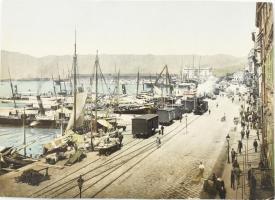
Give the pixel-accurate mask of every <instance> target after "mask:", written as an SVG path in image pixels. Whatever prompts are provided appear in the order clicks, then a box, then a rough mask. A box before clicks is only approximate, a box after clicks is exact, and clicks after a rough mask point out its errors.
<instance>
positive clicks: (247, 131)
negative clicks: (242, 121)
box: [245, 129, 250, 139]
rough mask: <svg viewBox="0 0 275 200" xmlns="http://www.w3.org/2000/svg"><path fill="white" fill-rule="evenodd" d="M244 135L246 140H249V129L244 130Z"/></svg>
mask: <svg viewBox="0 0 275 200" xmlns="http://www.w3.org/2000/svg"><path fill="white" fill-rule="evenodd" d="M245 134H246V138H247V139H248V138H249V134H250V131H249V129H246V132H245Z"/></svg>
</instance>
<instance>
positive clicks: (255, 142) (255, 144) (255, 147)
mask: <svg viewBox="0 0 275 200" xmlns="http://www.w3.org/2000/svg"><path fill="white" fill-rule="evenodd" d="M253 146H254V149H255V153H256V152H257V148H258V142H257V140H256V139H255V140H254V142H253Z"/></svg>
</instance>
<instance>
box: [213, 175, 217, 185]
mask: <svg viewBox="0 0 275 200" xmlns="http://www.w3.org/2000/svg"><path fill="white" fill-rule="evenodd" d="M212 181H213V183H214V185H215V184H216V182H217V176H216V174H215V173H213V174H212Z"/></svg>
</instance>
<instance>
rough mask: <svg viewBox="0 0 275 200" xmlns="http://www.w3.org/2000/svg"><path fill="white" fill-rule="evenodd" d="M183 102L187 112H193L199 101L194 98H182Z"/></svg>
mask: <svg viewBox="0 0 275 200" xmlns="http://www.w3.org/2000/svg"><path fill="white" fill-rule="evenodd" d="M181 104H182V105H183V107H184V112H185V113H191V112H193V110H194V109H195V108H196V107H197V101H196V100H194V98H193V99H186V100H182V101H181Z"/></svg>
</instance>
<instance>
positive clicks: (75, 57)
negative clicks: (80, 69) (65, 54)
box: [73, 30, 77, 129]
mask: <svg viewBox="0 0 275 200" xmlns="http://www.w3.org/2000/svg"><path fill="white" fill-rule="evenodd" d="M76 65H77V55H76V30H75V42H74V66H73V68H74V126H73V127H74V129H75V128H76V93H77V82H76Z"/></svg>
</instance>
